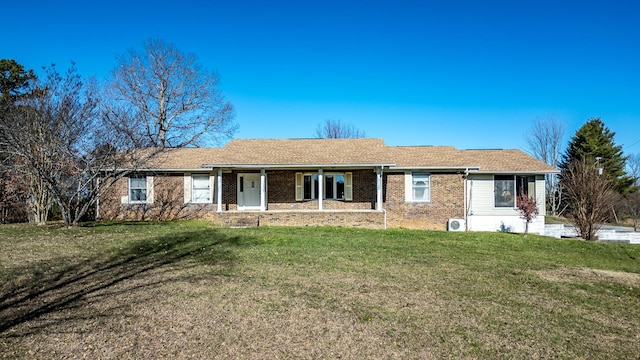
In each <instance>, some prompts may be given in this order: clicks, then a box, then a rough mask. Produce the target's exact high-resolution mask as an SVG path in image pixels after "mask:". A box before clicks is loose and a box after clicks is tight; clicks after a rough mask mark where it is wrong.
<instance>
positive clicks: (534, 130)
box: [526, 116, 564, 216]
mask: <svg viewBox="0 0 640 360" xmlns="http://www.w3.org/2000/svg"><path fill="white" fill-rule="evenodd" d="M563 137H564V125H563V124H562V123H561V122H560V121H559V120H558V119H557V118H555V117H552V116H548V117H544V118H538V119H536V120H535V122H534V123H533V124H532V125H531V128H530V129H529V131H528V132H527V134H526V140H527V144H528V148H529V153H530V154H531V155H533V156H534V157H536V158H537V159H538V160H540V161H544V162H545V163H547V164H549V165H551V166H553V167H555V168H557V167H558V165H559V162H560V157H561V155H562V138H563ZM545 180H546V181H545V191H546V193H547V199H548V202H547V205H548V207H549V210H550V213H551V215H553V216H557V215H560V214H561V203H562V201H561V200H562V189H561V188H560V187H559V186H558V185H559V179H558V175H557V174H548V175H546V179H545Z"/></svg>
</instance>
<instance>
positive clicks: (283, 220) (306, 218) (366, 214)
mask: <svg viewBox="0 0 640 360" xmlns="http://www.w3.org/2000/svg"><path fill="white" fill-rule="evenodd" d="M207 219H208V220H210V221H212V222H213V223H215V224H219V225H222V226H242V227H244V226H345V227H362V228H367V229H383V228H384V213H383V212H382V211H305V210H302V211H264V212H262V211H260V212H259V211H237V212H236V211H226V212H221V213H211V214H209V215H208V216H207Z"/></svg>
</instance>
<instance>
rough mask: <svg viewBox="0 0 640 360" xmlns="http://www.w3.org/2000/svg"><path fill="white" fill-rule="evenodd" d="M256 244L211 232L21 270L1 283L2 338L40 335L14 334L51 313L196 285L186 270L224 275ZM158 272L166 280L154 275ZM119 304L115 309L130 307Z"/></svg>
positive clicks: (130, 245) (174, 236)
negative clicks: (239, 251)
mask: <svg viewBox="0 0 640 360" xmlns="http://www.w3.org/2000/svg"><path fill="white" fill-rule="evenodd" d="M252 243H254V242H253V241H251V239H247V238H240V237H228V236H225V235H223V234H220V233H219V232H218V231H216V230H215V229H206V230H199V231H192V232H182V233H176V234H170V235H166V236H159V237H155V238H150V239H145V240H140V241H136V242H133V243H128V244H126V245H125V247H124V248H121V249H115V250H113V251H111V252H110V253H102V254H99V253H96V254H88V256H89V257H88V258H87V257H85V258H79V257H78V256H62V257H58V258H53V259H48V260H43V261H39V262H36V263H34V264H30V265H28V266H20V267H15V268H13V269H10V270H9V271H7V272H6V273H8V276H7V278H5V279H3V281H2V283H1V284H0V338H9V337H16V336H17V337H19V336H25V335H28V334H29V333H35V332H37V331H38V327H37V326H35V327H32V328H31V330H30V331H25V330H26V329H24V330H22V331H18V332H16V333H14V332H12V331H9V330H11V329H13V328H15V327H16V326H18V325H21V324H24V323H27V322H29V321H32V320H36V319H38V318H40V317H42V316H45V315H48V314H54V313H61V312H64V311H65V310H70V309H74V308H79V307H83V306H84V305H86V304H88V303H90V302H91V303H94V302H96V301H103V302H104V303H107V301H108V298H109V297H115V296H117V295H118V294H122V293H124V292H131V291H139V290H145V289H147V290H148V289H150V288H153V287H156V286H160V285H162V284H164V283H166V282H169V281H184V280H194V281H195V280H197V278H198V275H195V274H193V273H192V274H189V272H188V271H183V270H188V269H189V268H191V267H195V266H199V265H203V264H206V265H215V266H217V269H219V270H218V273H217V274H218V275H224V274H225V273H227V272H228V270H229V269H231V268H232V267H233V265H234V262H235V260H236V257H235V254H234V252H233V248H234V247H238V246H244V245H246V244H252ZM152 272H153V274H155V275H157V274H158V273H162V275H163V276H152V274H151V273H152ZM195 273H196V274H197V273H198V272H195ZM206 275H208V276H211V275H213V274H211V273H208V272H207V273H206ZM131 280H133V281H131ZM123 285H125V286H123ZM115 303H116V304H117V305H114V306H113V309H115V308H116V307H118V306H126V305H127V304H119V303H118V302H115ZM110 309H111V308H110ZM96 316H99V315H97V314H96ZM79 318H82V317H81V316H79ZM44 326H45V327H46V325H44Z"/></svg>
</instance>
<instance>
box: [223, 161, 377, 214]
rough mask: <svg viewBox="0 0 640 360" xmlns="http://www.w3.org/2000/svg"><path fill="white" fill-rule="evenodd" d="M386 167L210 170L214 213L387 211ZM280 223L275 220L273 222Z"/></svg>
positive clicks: (262, 167)
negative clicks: (384, 184)
mask: <svg viewBox="0 0 640 360" xmlns="http://www.w3.org/2000/svg"><path fill="white" fill-rule="evenodd" d="M383 169H384V166H370V165H369V166H353V165H352V166H349V167H337V166H332V167H313V168H311V167H296V168H283V167H282V166H278V167H264V166H261V167H257V166H256V167H250V166H242V167H240V166H238V167H228V168H221V167H220V168H217V169H211V171H212V173H214V174H216V176H215V185H214V186H213V188H214V196H213V198H214V201H213V202H214V208H215V211H216V213H218V214H222V213H226V212H243V211H249V212H278V213H281V212H283V211H285V212H296V211H303V212H305V213H306V212H309V211H311V212H316V213H317V212H325V211H327V212H343V211H346V212H348V211H364V210H368V211H371V210H374V211H378V212H381V211H382V207H383ZM274 221H277V220H274Z"/></svg>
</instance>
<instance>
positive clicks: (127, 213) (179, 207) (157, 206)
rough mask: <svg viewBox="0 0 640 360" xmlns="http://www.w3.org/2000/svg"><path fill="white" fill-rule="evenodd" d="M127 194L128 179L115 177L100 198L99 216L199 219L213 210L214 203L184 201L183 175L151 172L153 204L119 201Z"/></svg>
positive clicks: (142, 218)
mask: <svg viewBox="0 0 640 360" xmlns="http://www.w3.org/2000/svg"><path fill="white" fill-rule="evenodd" d="M128 195H129V180H128V179H126V178H125V179H119V180H118V181H117V182H116V183H115V184H114V185H113V186H112V187H111V189H109V191H107V192H106V193H105V194H104V195H103V196H102V197H101V198H100V205H99V206H100V210H99V218H100V219H103V220H140V221H144V220H187V219H199V218H203V217H205V216H206V214H207V213H209V212H213V211H215V210H216V209H215V204H185V203H184V175H183V174H164V175H153V203H150V204H123V203H122V202H121V200H120V199H121V198H122V197H123V196H128Z"/></svg>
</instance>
